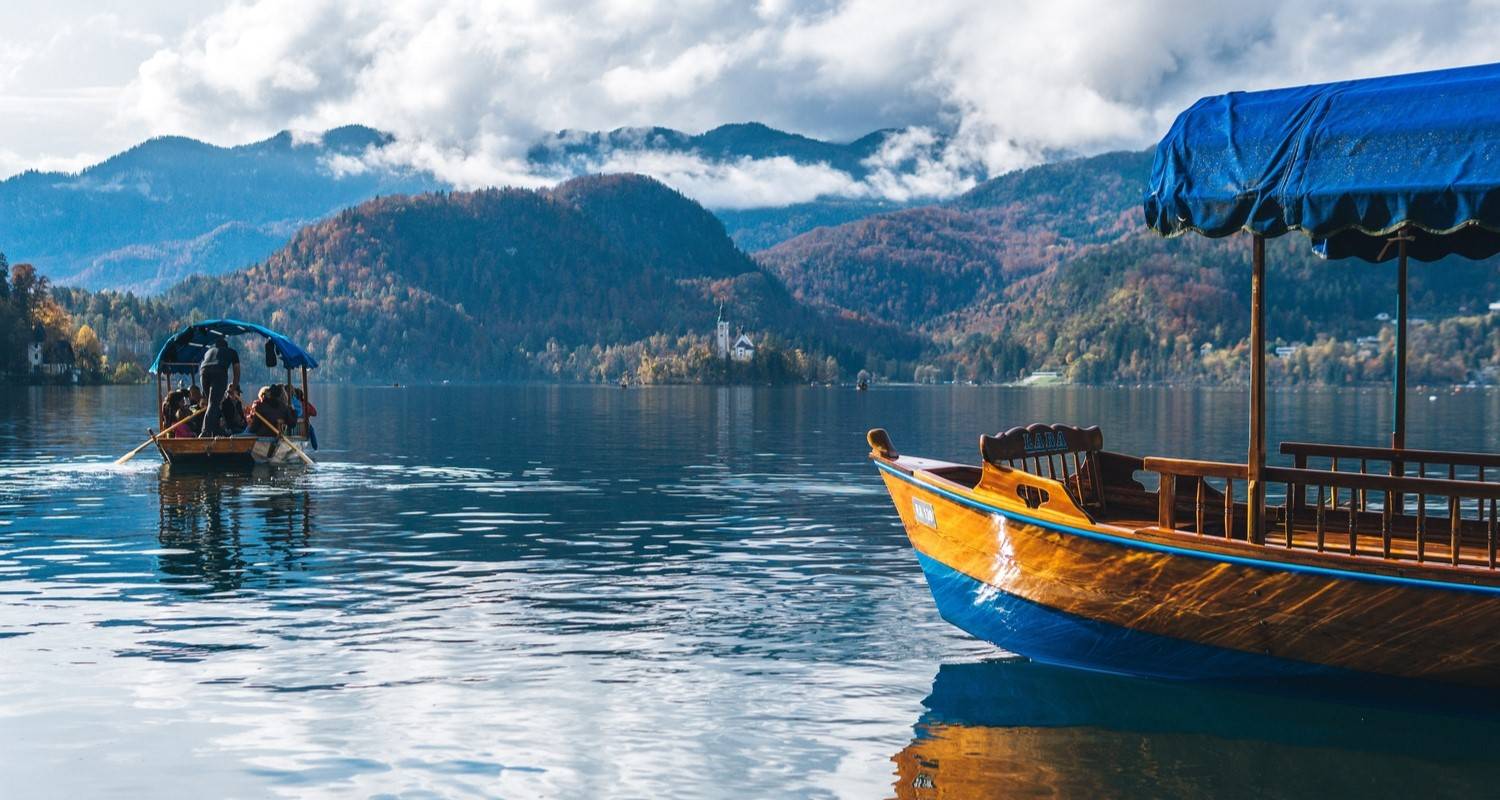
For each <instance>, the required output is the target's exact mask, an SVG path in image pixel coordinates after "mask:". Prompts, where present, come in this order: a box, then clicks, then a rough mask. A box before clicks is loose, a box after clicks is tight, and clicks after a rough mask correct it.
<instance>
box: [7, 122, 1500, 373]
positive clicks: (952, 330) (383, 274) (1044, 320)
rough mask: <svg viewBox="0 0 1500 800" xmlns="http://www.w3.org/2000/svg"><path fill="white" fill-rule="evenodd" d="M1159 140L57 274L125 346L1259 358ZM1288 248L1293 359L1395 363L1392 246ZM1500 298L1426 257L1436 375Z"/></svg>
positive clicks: (598, 369) (923, 367)
mask: <svg viewBox="0 0 1500 800" xmlns="http://www.w3.org/2000/svg"><path fill="white" fill-rule="evenodd" d="M323 146H328V145H326V144H325V145H323ZM377 146H378V143H377ZM1150 158H1151V156H1150V154H1149V153H1147V152H1119V153H1107V154H1103V155H1099V156H1093V157H1089V158H1079V159H1072V160H1067V161H1060V162H1057V163H1052V164H1045V165H1041V166H1038V167H1034V168H1031V169H1027V170H1023V171H1018V172H1014V173H1010V174H1007V175H1002V176H1000V177H997V178H994V179H991V180H988V181H985V182H983V183H980V184H979V185H977V186H975V187H974V188H973V189H972V190H971V191H969V192H967V193H965V194H962V195H960V196H958V197H955V198H953V199H951V200H949V201H946V202H943V203H937V204H933V205H928V206H921V207H913V208H902V209H897V210H887V211H882V212H879V213H875V214H872V215H868V216H863V217H860V218H857V219H853V220H851V221H846V222H843V223H841V224H832V225H824V226H820V227H814V228H812V229H810V230H807V231H805V232H802V233H799V234H797V235H795V236H792V237H791V238H789V239H787V240H785V241H781V242H779V243H777V244H775V245H774V246H772V247H769V248H767V249H763V250H759V251H757V252H755V253H753V254H751V255H749V256H747V255H746V254H745V252H744V251H743V249H741V248H737V247H736V246H735V244H734V242H733V241H732V239H731V238H730V236H729V235H728V231H727V230H726V227H725V225H724V224H723V222H722V216H721V215H722V213H723V212H720V215H715V214H714V213H711V212H710V211H709V210H707V209H705V208H703V207H702V206H701V205H699V204H697V203H695V202H693V201H692V200H690V199H689V198H686V197H684V196H683V195H682V194H680V193H678V192H676V191H674V190H672V189H670V188H668V187H666V186H664V185H662V184H661V183H659V182H657V181H655V180H652V179H649V178H644V177H642V176H637V175H607V176H588V177H584V178H579V179H574V180H571V181H566V182H563V183H561V184H559V185H558V186H556V187H555V188H552V189H547V190H540V191H530V190H519V189H504V190H485V191H480V192H450V191H436V192H428V193H419V194H414V195H395V196H386V197H381V198H377V199H374V200H369V201H366V202H364V203H361V204H359V205H357V206H353V207H350V208H347V209H345V210H343V211H340V212H338V213H336V214H334V215H333V216H331V217H328V218H326V219H323V220H322V221H319V222H315V223H312V224H310V225H307V226H304V227H302V228H300V229H299V231H298V232H297V233H296V234H295V235H294V236H293V237H292V239H291V241H290V242H289V243H287V244H286V245H285V246H283V247H281V248H280V249H279V250H277V251H276V252H274V253H273V254H272V255H270V256H269V257H267V258H265V259H263V260H261V261H260V262H259V263H257V264H256V265H254V266H252V267H249V268H247V269H242V270H238V271H234V272H229V273H225V274H219V275H205V276H198V277H192V278H189V279H186V280H184V281H182V282H180V283H178V284H175V285H174V286H173V287H172V288H171V289H169V290H168V291H166V292H165V293H164V294H162V295H161V296H160V297H159V298H156V299H147V300H143V299H140V298H135V297H133V296H130V295H120V294H116V293H111V292H106V293H102V294H99V293H89V292H85V291H71V292H64V293H59V296H60V297H61V298H62V302H63V303H64V305H65V306H66V307H67V308H68V309H69V310H71V311H72V312H73V314H74V316H75V317H76V318H77V319H78V320H79V321H81V322H86V323H87V324H88V325H89V326H91V327H92V328H93V329H94V330H96V331H98V332H99V335H100V336H101V337H102V338H103V339H104V341H105V343H106V344H109V343H111V342H121V341H125V340H127V338H132V339H133V340H139V339H140V338H141V336H142V335H143V331H158V333H157V334H155V335H159V330H160V329H161V328H162V327H163V320H166V319H188V318H194V317H203V316H218V315H221V314H234V315H242V316H250V317H253V318H257V319H265V320H269V321H270V322H271V324H272V325H273V326H275V327H281V328H285V329H286V330H288V331H289V332H291V333H293V334H294V335H296V336H299V337H302V338H305V339H306V340H307V341H308V342H309V343H310V346H312V347H313V349H314V352H315V353H317V354H319V356H320V357H321V358H323V359H324V360H325V363H326V364H327V365H328V366H329V368H330V373H329V374H330V377H339V378H347V379H371V378H384V377H402V378H404V379H420V378H424V377H427V378H430V377H436V376H443V377H472V378H494V377H547V376H550V377H553V378H561V379H578V380H614V379H616V378H618V377H621V376H633V377H636V378H640V379H642V380H651V381H668V380H684V381H693V380H710V381H713V380H725V379H753V380H784V379H797V380H803V379H819V380H822V379H827V378H828V377H829V376H831V375H837V374H842V375H844V376H848V375H850V374H852V373H853V372H854V371H856V370H859V369H870V370H871V371H872V372H875V373H876V374H878V375H883V376H886V377H889V378H899V379H910V378H911V377H913V376H914V375H920V376H924V377H925V378H929V379H930V378H933V377H935V376H939V375H941V376H943V377H945V378H947V379H951V380H981V381H1007V380H1014V379H1016V378H1017V377H1019V376H1021V375H1024V374H1026V373H1028V372H1034V371H1038V370H1056V371H1059V372H1061V373H1063V374H1064V376H1065V377H1066V378H1068V379H1071V380H1076V381H1081V382H1141V381H1160V380H1169V381H1182V380H1186V381H1201V382H1210V383H1222V382H1233V381H1237V380H1240V379H1242V377H1243V375H1244V369H1245V364H1246V361H1247V354H1248V349H1247V344H1246V336H1247V333H1248V327H1249V326H1248V316H1247V302H1246V295H1247V293H1248V287H1249V277H1248V245H1247V244H1246V243H1245V242H1243V241H1240V240H1238V239H1235V238H1231V239H1227V240H1207V239H1203V238H1201V237H1196V236H1190V237H1183V238H1181V239H1174V240H1163V239H1160V238H1158V237H1156V236H1155V235H1153V234H1150V233H1148V232H1146V231H1144V230H1143V226H1142V224H1141V221H1140V210H1139V202H1140V197H1141V194H1142V192H1143V190H1144V186H1145V182H1146V178H1147V174H1148V172H1149V167H1150ZM7 246H8V245H7ZM1268 251H1269V256H1270V257H1269V265H1270V269H1269V273H1270V275H1269V277H1270V283H1269V287H1270V288H1269V299H1270V304H1269V311H1268V316H1269V335H1270V338H1271V340H1272V341H1273V342H1276V343H1278V344H1280V345H1283V346H1284V349H1285V352H1286V357H1285V358H1278V359H1276V360H1275V361H1274V362H1273V364H1272V377H1273V379H1276V380H1283V379H1285V380H1302V381H1316V382H1325V383H1339V382H1346V381H1384V380H1386V379H1388V376H1389V374H1390V367H1391V358H1392V353H1393V342H1392V336H1391V329H1390V325H1389V324H1388V322H1387V320H1384V319H1381V318H1380V317H1381V315H1383V314H1384V315H1387V316H1388V314H1389V312H1390V311H1392V310H1393V308H1392V306H1393V303H1394V300H1393V297H1394V285H1393V282H1394V268H1393V267H1391V266H1390V265H1368V264H1354V263H1341V262H1326V261H1323V260H1320V259H1318V258H1317V257H1316V256H1314V255H1313V254H1312V253H1311V250H1310V248H1309V247H1308V243H1307V241H1306V240H1305V239H1303V238H1301V237H1300V236H1297V235H1291V236H1286V237H1282V238H1280V239H1276V240H1273V241H1271V242H1270V243H1269V245H1268ZM1495 298H1500V281H1497V280H1496V275H1495V271H1494V269H1493V265H1492V264H1491V263H1489V262H1468V261H1464V260H1461V259H1450V260H1446V261H1442V262H1437V263H1434V264H1431V265H1425V264H1416V265H1413V267H1412V274H1411V302H1412V308H1413V312H1412V313H1413V315H1414V316H1415V317H1418V318H1426V321H1425V322H1418V323H1415V324H1414V326H1413V329H1412V334H1411V336H1412V347H1411V353H1412V359H1411V363H1410V365H1409V369H1410V371H1411V376H1412V380H1413V381H1434V382H1438V381H1443V382H1447V381H1462V380H1465V379H1466V378H1471V377H1474V376H1476V375H1478V374H1481V373H1482V374H1485V375H1493V374H1500V315H1491V314H1489V313H1488V304H1489V302H1490V301H1491V300H1492V299H1495ZM721 306H723V307H726V308H727V309H728V312H729V314H730V316H731V319H732V320H733V323H734V325H735V326H737V327H741V328H743V329H745V330H746V331H749V332H752V333H754V335H755V338H756V339H757V342H758V343H759V344H760V345H761V346H762V348H761V351H762V355H763V356H764V357H763V358H761V357H758V358H757V360H756V361H755V367H754V368H755V369H756V370H759V372H756V373H754V374H751V373H747V372H744V371H741V372H740V373H739V374H738V376H737V377H736V375H733V374H729V373H726V372H725V371H724V368H723V365H722V364H721V363H720V362H718V361H717V360H715V359H714V358H713V357H712V351H711V348H710V346H709V338H708V336H709V332H710V331H711V330H712V328H713V321H714V317H715V316H716V314H717V313H718V309H719V308H720V307H721ZM137 319H139V320H141V321H139V322H132V320H137ZM116 352H120V353H123V352H125V351H124V350H118V351H116Z"/></svg>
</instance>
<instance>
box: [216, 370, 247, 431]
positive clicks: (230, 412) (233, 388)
mask: <svg viewBox="0 0 1500 800" xmlns="http://www.w3.org/2000/svg"><path fill="white" fill-rule="evenodd" d="M219 418H220V424H222V425H223V426H224V432H225V433H227V434H229V435H230V436H234V435H235V434H238V433H244V431H245V401H244V399H243V398H242V397H241V396H240V385H239V384H238V383H231V384H229V390H228V391H226V392H225V393H224V402H223V403H222V404H221V405H220V406H219Z"/></svg>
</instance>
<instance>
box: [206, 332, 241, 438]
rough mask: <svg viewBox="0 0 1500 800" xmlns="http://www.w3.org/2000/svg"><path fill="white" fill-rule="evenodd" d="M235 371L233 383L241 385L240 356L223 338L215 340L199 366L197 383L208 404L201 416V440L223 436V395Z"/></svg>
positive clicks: (217, 337)
mask: <svg viewBox="0 0 1500 800" xmlns="http://www.w3.org/2000/svg"><path fill="white" fill-rule="evenodd" d="M231 370H233V371H234V383H239V382H240V354H239V352H238V351H236V350H235V349H234V348H233V347H230V346H229V340H228V339H226V338H224V337H223V336H222V335H220V336H215V337H214V341H213V343H212V344H210V345H209V346H208V349H207V350H205V351H203V360H202V361H201V362H199V363H198V382H199V383H200V384H202V385H203V392H204V394H206V395H207V396H208V397H207V400H208V410H207V411H205V412H203V427H202V433H200V434H199V435H200V436H224V435H226V431H225V430H224V425H223V421H222V419H221V418H220V416H221V412H222V411H223V406H224V395H225V392H226V391H227V390H228V388H229V383H230V381H229V373H230V371H231Z"/></svg>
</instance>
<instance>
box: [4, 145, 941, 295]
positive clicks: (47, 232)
mask: <svg viewBox="0 0 1500 800" xmlns="http://www.w3.org/2000/svg"><path fill="white" fill-rule="evenodd" d="M893 133H894V132H893V131H877V132H875V133H871V134H869V135H867V136H864V137H861V138H859V139H857V140H855V141H853V142H850V143H847V144H839V143H832V142H825V141H820V140H817V139H812V138H809V137H805V136H799V135H797V134H792V133H787V132H784V131H779V130H776V129H774V128H770V127H768V126H765V125H761V124H756V123H745V124H733V125H723V126H720V127H718V128H714V129H712V130H709V131H706V132H704V133H701V134H696V135H690V134H687V133H683V132H681V131H675V130H672V129H668V128H646V129H641V128H621V129H617V130H614V131H609V132H586V131H562V132H559V133H557V134H556V135H554V136H549V137H546V138H544V139H543V140H542V141H539V142H538V143H536V144H535V145H534V146H533V147H531V148H530V149H529V151H528V152H527V154H526V158H527V161H528V163H529V164H530V169H532V171H534V172H535V173H536V174H537V175H538V176H539V177H543V178H550V179H555V180H563V179H566V178H568V177H570V176H578V175H585V174H592V173H597V172H600V171H601V170H602V169H605V168H606V166H607V165H608V164H609V163H610V160H611V159H612V158H616V157H619V156H621V155H622V154H625V155H629V156H635V157H638V156H640V155H641V154H643V153H658V154H660V153H677V154H683V155H691V156H692V157H694V158H698V159H703V160H704V161H705V162H706V163H710V164H734V163H740V162H743V161H745V160H755V159H767V158H778V157H784V158H789V159H791V160H792V161H794V162H796V163H798V164H804V165H809V164H821V165H825V166H828V167H831V168H833V169H836V170H839V171H841V172H844V173H846V174H848V175H849V176H851V179H852V180H860V179H863V178H864V177H866V176H867V174H868V172H869V169H870V167H869V166H868V163H869V162H870V161H871V159H872V158H873V157H875V156H876V155H877V154H878V153H880V151H881V147H882V145H883V144H884V143H885V141H886V140H887V137H889V136H890V135H892V134H893ZM393 141H394V139H393V138H392V137H391V136H390V135H388V134H385V133H382V132H380V131H377V130H374V129H371V128H367V127H362V126H347V127H343V128H336V129H333V130H330V131H326V132H324V133H322V134H320V135H312V136H298V135H294V134H292V133H289V132H282V133H279V134H277V135H275V136H273V137H271V138H269V139H266V140H264V141H259V142H254V143H251V144H246V145H241V146H237V147H218V146H215V145H211V144H207V143H204V142H200V141H196V140H193V139H188V138H184V137H162V138H157V139H151V140H149V141H147V142H144V143H142V144H140V145H138V146H136V147H133V148H131V149H130V150H127V151H125V152H123V153H120V154H118V155H116V156H113V157H111V158H109V159H108V160H106V161H104V162H101V163H99V164H96V165H94V166H91V167H88V168H86V169H84V170H83V171H81V172H79V173H77V174H65V173H55V172H25V173H22V174H19V175H16V176H13V177H11V178H9V179H6V180H4V181H0V242H3V243H4V244H3V247H4V248H5V251H6V253H7V254H8V255H9V257H10V259H11V260H12V261H18V262H19V261H26V262H31V263H34V264H37V265H38V266H39V267H40V268H41V269H42V270H43V271H45V272H46V273H47V274H48V275H50V276H51V278H52V280H53V281H54V282H55V283H58V284H66V285H72V286H80V287H84V288H89V289H131V290H135V291H140V292H147V293H152V292H159V291H163V290H165V289H166V288H168V287H169V286H171V285H173V284H174V283H176V282H178V281H180V280H181V279H183V278H185V277H188V276H190V275H199V274H219V273H224V272H228V271H231V270H234V269H238V268H240V267H244V266H248V265H250V264H252V263H255V262H258V261H260V260H262V259H264V258H266V257H267V256H269V255H270V254H271V253H272V252H274V251H275V250H276V249H277V248H279V247H280V246H281V245H283V244H285V243H286V242H287V241H288V240H289V239H290V238H291V236H292V234H294V233H295V232H296V231H297V230H298V229H300V228H301V227H303V226H304V225H307V224H309V223H312V222H315V221H317V220H320V219H323V218H325V217H327V216H329V215H331V214H334V213H336V212H338V211H339V210H340V209H343V208H347V207H349V206H352V205H355V204H357V203H360V202H363V201H365V200H368V199H371V198H374V197H378V196H383V195H390V194H412V193H420V192H426V191H435V190H444V189H450V188H452V187H451V186H450V185H448V184H447V183H446V182H445V181H443V180H440V179H439V178H438V177H437V176H435V175H433V174H431V173H427V172H423V171H419V170H414V169H405V168H400V167H392V166H390V164H391V163H393V162H395V161H396V159H382V158H379V153H380V151H381V150H382V149H383V148H386V147H388V146H390V145H391V143H392V142H393ZM341 165H342V166H341ZM349 165H356V166H357V168H354V169H349V168H347V167H348V166H349ZM885 167H886V168H887V169H896V170H901V169H913V168H915V165H914V163H912V162H904V163H903V162H902V161H899V160H898V161H896V162H895V163H894V164H886V165H885ZM898 207H901V204H898V203H893V202H890V201H885V200H881V199H878V198H876V199H866V198H841V197H825V198H818V199H816V200H813V201H809V202H803V203H797V204H794V205H788V206H767V207H761V208H750V209H734V210H725V211H724V214H723V216H722V217H721V219H722V220H723V221H724V222H725V223H726V224H727V225H728V228H729V233H730V236H731V238H733V239H735V241H736V242H737V243H738V244H740V245H741V246H742V247H744V248H745V249H759V248H761V247H766V246H770V245H772V244H775V243H776V242H779V241H781V240H782V239H785V238H789V237H791V236H794V235H796V234H798V233H801V232H803V231H806V230H810V229H811V228H813V227H817V226H820V225H830V224H837V223H841V222H845V221H848V220H851V219H858V218H859V217H862V216H866V215H868V214H872V213H878V212H881V211H889V210H892V209H893V208H898Z"/></svg>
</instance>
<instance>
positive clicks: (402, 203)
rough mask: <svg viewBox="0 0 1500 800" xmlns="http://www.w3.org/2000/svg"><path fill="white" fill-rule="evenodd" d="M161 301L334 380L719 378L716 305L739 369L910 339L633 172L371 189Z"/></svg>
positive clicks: (831, 372)
mask: <svg viewBox="0 0 1500 800" xmlns="http://www.w3.org/2000/svg"><path fill="white" fill-rule="evenodd" d="M164 300H165V301H167V302H168V303H170V304H171V305H173V306H174V307H177V308H179V309H181V310H182V312H183V314H184V316H185V317H189V318H195V317H212V316H221V315H227V316H240V317H245V318H249V319H263V320H267V321H268V323H269V324H270V325H271V326H272V327H273V328H276V329H278V330H282V331H284V332H287V333H289V334H290V335H292V336H293V337H294V338H297V339H299V340H300V341H302V342H303V343H304V344H306V345H307V346H308V347H309V348H310V349H311V350H312V352H313V353H314V354H316V355H317V356H318V357H319V358H320V359H322V360H323V362H324V366H325V368H326V369H327V374H328V375H329V376H331V377H340V378H368V377H376V376H378V377H382V378H402V379H422V378H436V377H442V378H497V377H536V376H547V375H551V376H556V377H566V378H572V379H584V380H616V379H618V378H620V377H622V376H624V377H632V378H635V379H639V380H647V381H666V380H721V379H731V378H734V377H735V376H733V375H728V374H721V373H723V372H724V370H725V367H724V365H723V364H722V363H721V362H720V361H719V360H718V359H715V358H713V357H712V354H711V352H710V350H709V335H710V333H711V331H712V329H713V324H714V319H715V317H716V315H717V313H718V310H717V309H718V306H719V304H721V303H722V304H724V305H725V306H726V308H727V309H728V313H729V314H730V315H731V318H732V319H733V320H734V321H735V324H736V325H738V326H741V327H743V328H744V329H745V330H747V331H753V332H755V333H756V335H757V339H758V340H760V341H761V342H762V343H763V346H762V352H761V353H759V354H758V356H757V360H756V362H755V363H754V364H752V365H751V366H749V367H746V369H749V370H759V372H757V373H756V374H757V375H759V376H760V377H762V378H764V379H767V380H786V379H793V378H794V379H798V380H801V379H820V378H826V379H833V378H835V377H837V375H838V373H839V371H840V370H841V369H854V370H857V369H859V368H862V367H864V366H865V365H866V363H867V362H866V359H867V357H871V356H875V357H896V358H899V357H903V356H904V357H906V358H908V359H910V358H912V357H914V356H915V355H916V354H917V352H918V344H917V341H916V340H915V339H913V338H912V337H909V336H906V335H905V334H902V333H900V332H898V331H896V330H895V329H893V328H890V327H888V326H879V325H871V324H868V323H862V322H855V321H849V320H841V319H837V318H834V317H830V316H826V315H824V314H823V313H821V312H816V311H811V310H808V309H806V308H804V307H802V306H800V305H799V304H798V303H796V302H795V301H794V300H793V299H792V298H791V297H790V295H789V294H788V293H787V292H786V290H785V289H784V287H782V286H781V284H780V283H779V282H777V281H775V280H774V279H772V278H770V276H768V275H766V274H765V273H763V272H762V271H761V270H760V268H759V267H758V266H757V265H756V264H755V263H754V262H753V261H751V260H750V259H749V258H748V257H746V256H745V255H744V254H743V253H742V252H740V251H739V250H737V249H736V248H735V247H734V246H733V244H732V243H731V242H730V241H729V239H728V238H727V237H726V236H725V234H724V230H723V226H722V225H721V224H720V223H719V222H718V220H716V219H715V218H714V217H713V216H712V215H711V214H709V213H707V212H706V211H704V210H703V209H702V208H701V207H699V206H698V205H697V204H696V203H693V202H692V201H690V200H688V199H687V198H685V197H683V196H682V195H681V194H679V193H677V192H675V191H672V190H671V189H668V188H666V187H665V186H662V185H661V184H660V183H658V182H656V181H654V180H651V179H649V178H644V177H641V176H609V177H602V178H600V177H595V178H583V179H578V180H575V181H571V182H568V183H564V184H563V185H561V186H559V187H557V188H556V189H554V190H551V191H542V192H534V191H527V190H520V189H504V190H486V191H480V192H468V193H465V192H453V193H436V194H425V195H416V196H396V197H387V198H381V199H379V200H373V201H370V202H368V203H365V204H362V205H360V206H358V207H356V208H352V209H349V210H346V211H344V212H341V213H339V214H338V215H336V216H334V217H333V218H331V219H329V220H327V221H324V222H321V223H318V224H316V225H312V226H309V227H307V228H305V229H303V230H302V231H301V232H299V233H298V234H297V235H296V236H295V237H294V238H293V239H292V241H291V242H290V243H289V244H288V245H287V246H286V247H285V248H283V249H282V250H280V251H278V252H277V253H276V254H275V255H273V256H272V257H271V258H270V259H268V260H266V261H265V262H264V263H262V264H258V265H256V266H254V267H251V268H249V269H247V270H243V271H240V272H236V273H232V274H229V275H223V276H216V277H204V278H195V279H192V280H189V281H187V282H185V283H183V284H181V285H179V286H177V287H175V288H174V289H173V290H171V291H170V292H169V293H168V294H167V295H166V296H165V298H164ZM830 358H832V360H830ZM740 377H741V378H753V377H754V375H743V376H740Z"/></svg>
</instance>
